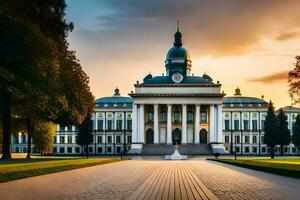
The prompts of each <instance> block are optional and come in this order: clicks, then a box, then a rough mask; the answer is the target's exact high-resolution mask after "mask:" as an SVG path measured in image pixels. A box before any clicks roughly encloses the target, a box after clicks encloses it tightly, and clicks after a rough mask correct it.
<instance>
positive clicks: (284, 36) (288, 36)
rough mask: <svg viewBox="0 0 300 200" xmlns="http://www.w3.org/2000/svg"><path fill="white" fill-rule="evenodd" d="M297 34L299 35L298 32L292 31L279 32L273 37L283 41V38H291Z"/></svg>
mask: <svg viewBox="0 0 300 200" xmlns="http://www.w3.org/2000/svg"><path fill="white" fill-rule="evenodd" d="M299 36H300V33H299V32H296V31H293V32H285V33H281V34H280V35H278V36H277V37H275V39H276V40H278V41H285V40H289V39H293V38H296V37H299Z"/></svg>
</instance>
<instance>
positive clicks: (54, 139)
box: [53, 136, 57, 144]
mask: <svg viewBox="0 0 300 200" xmlns="http://www.w3.org/2000/svg"><path fill="white" fill-rule="evenodd" d="M56 142H57V141H56V136H54V137H53V143H54V144H56Z"/></svg>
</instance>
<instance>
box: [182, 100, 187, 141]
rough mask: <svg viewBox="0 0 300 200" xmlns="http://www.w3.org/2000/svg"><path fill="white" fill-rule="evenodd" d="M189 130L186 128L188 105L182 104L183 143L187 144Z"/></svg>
mask: <svg viewBox="0 0 300 200" xmlns="http://www.w3.org/2000/svg"><path fill="white" fill-rule="evenodd" d="M186 132H187V130H186V105H185V104H183V105H182V137H181V143H182V144H186V143H187V137H186V135H187V133H186Z"/></svg>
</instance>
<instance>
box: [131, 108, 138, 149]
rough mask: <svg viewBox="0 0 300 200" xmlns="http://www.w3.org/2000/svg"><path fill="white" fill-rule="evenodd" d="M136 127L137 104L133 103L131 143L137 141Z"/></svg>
mask: <svg viewBox="0 0 300 200" xmlns="http://www.w3.org/2000/svg"><path fill="white" fill-rule="evenodd" d="M137 128H138V126H137V105H136V104H135V103H134V104H133V108H132V143H137V142H138V137H137V136H138V132H137Z"/></svg>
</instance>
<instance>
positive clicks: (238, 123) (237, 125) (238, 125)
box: [234, 120, 240, 131]
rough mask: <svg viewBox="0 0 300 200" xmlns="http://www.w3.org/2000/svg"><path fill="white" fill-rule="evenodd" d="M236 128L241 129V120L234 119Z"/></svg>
mask: <svg viewBox="0 0 300 200" xmlns="http://www.w3.org/2000/svg"><path fill="white" fill-rule="evenodd" d="M234 130H236V131H237V130H240V121H239V120H234Z"/></svg>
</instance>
